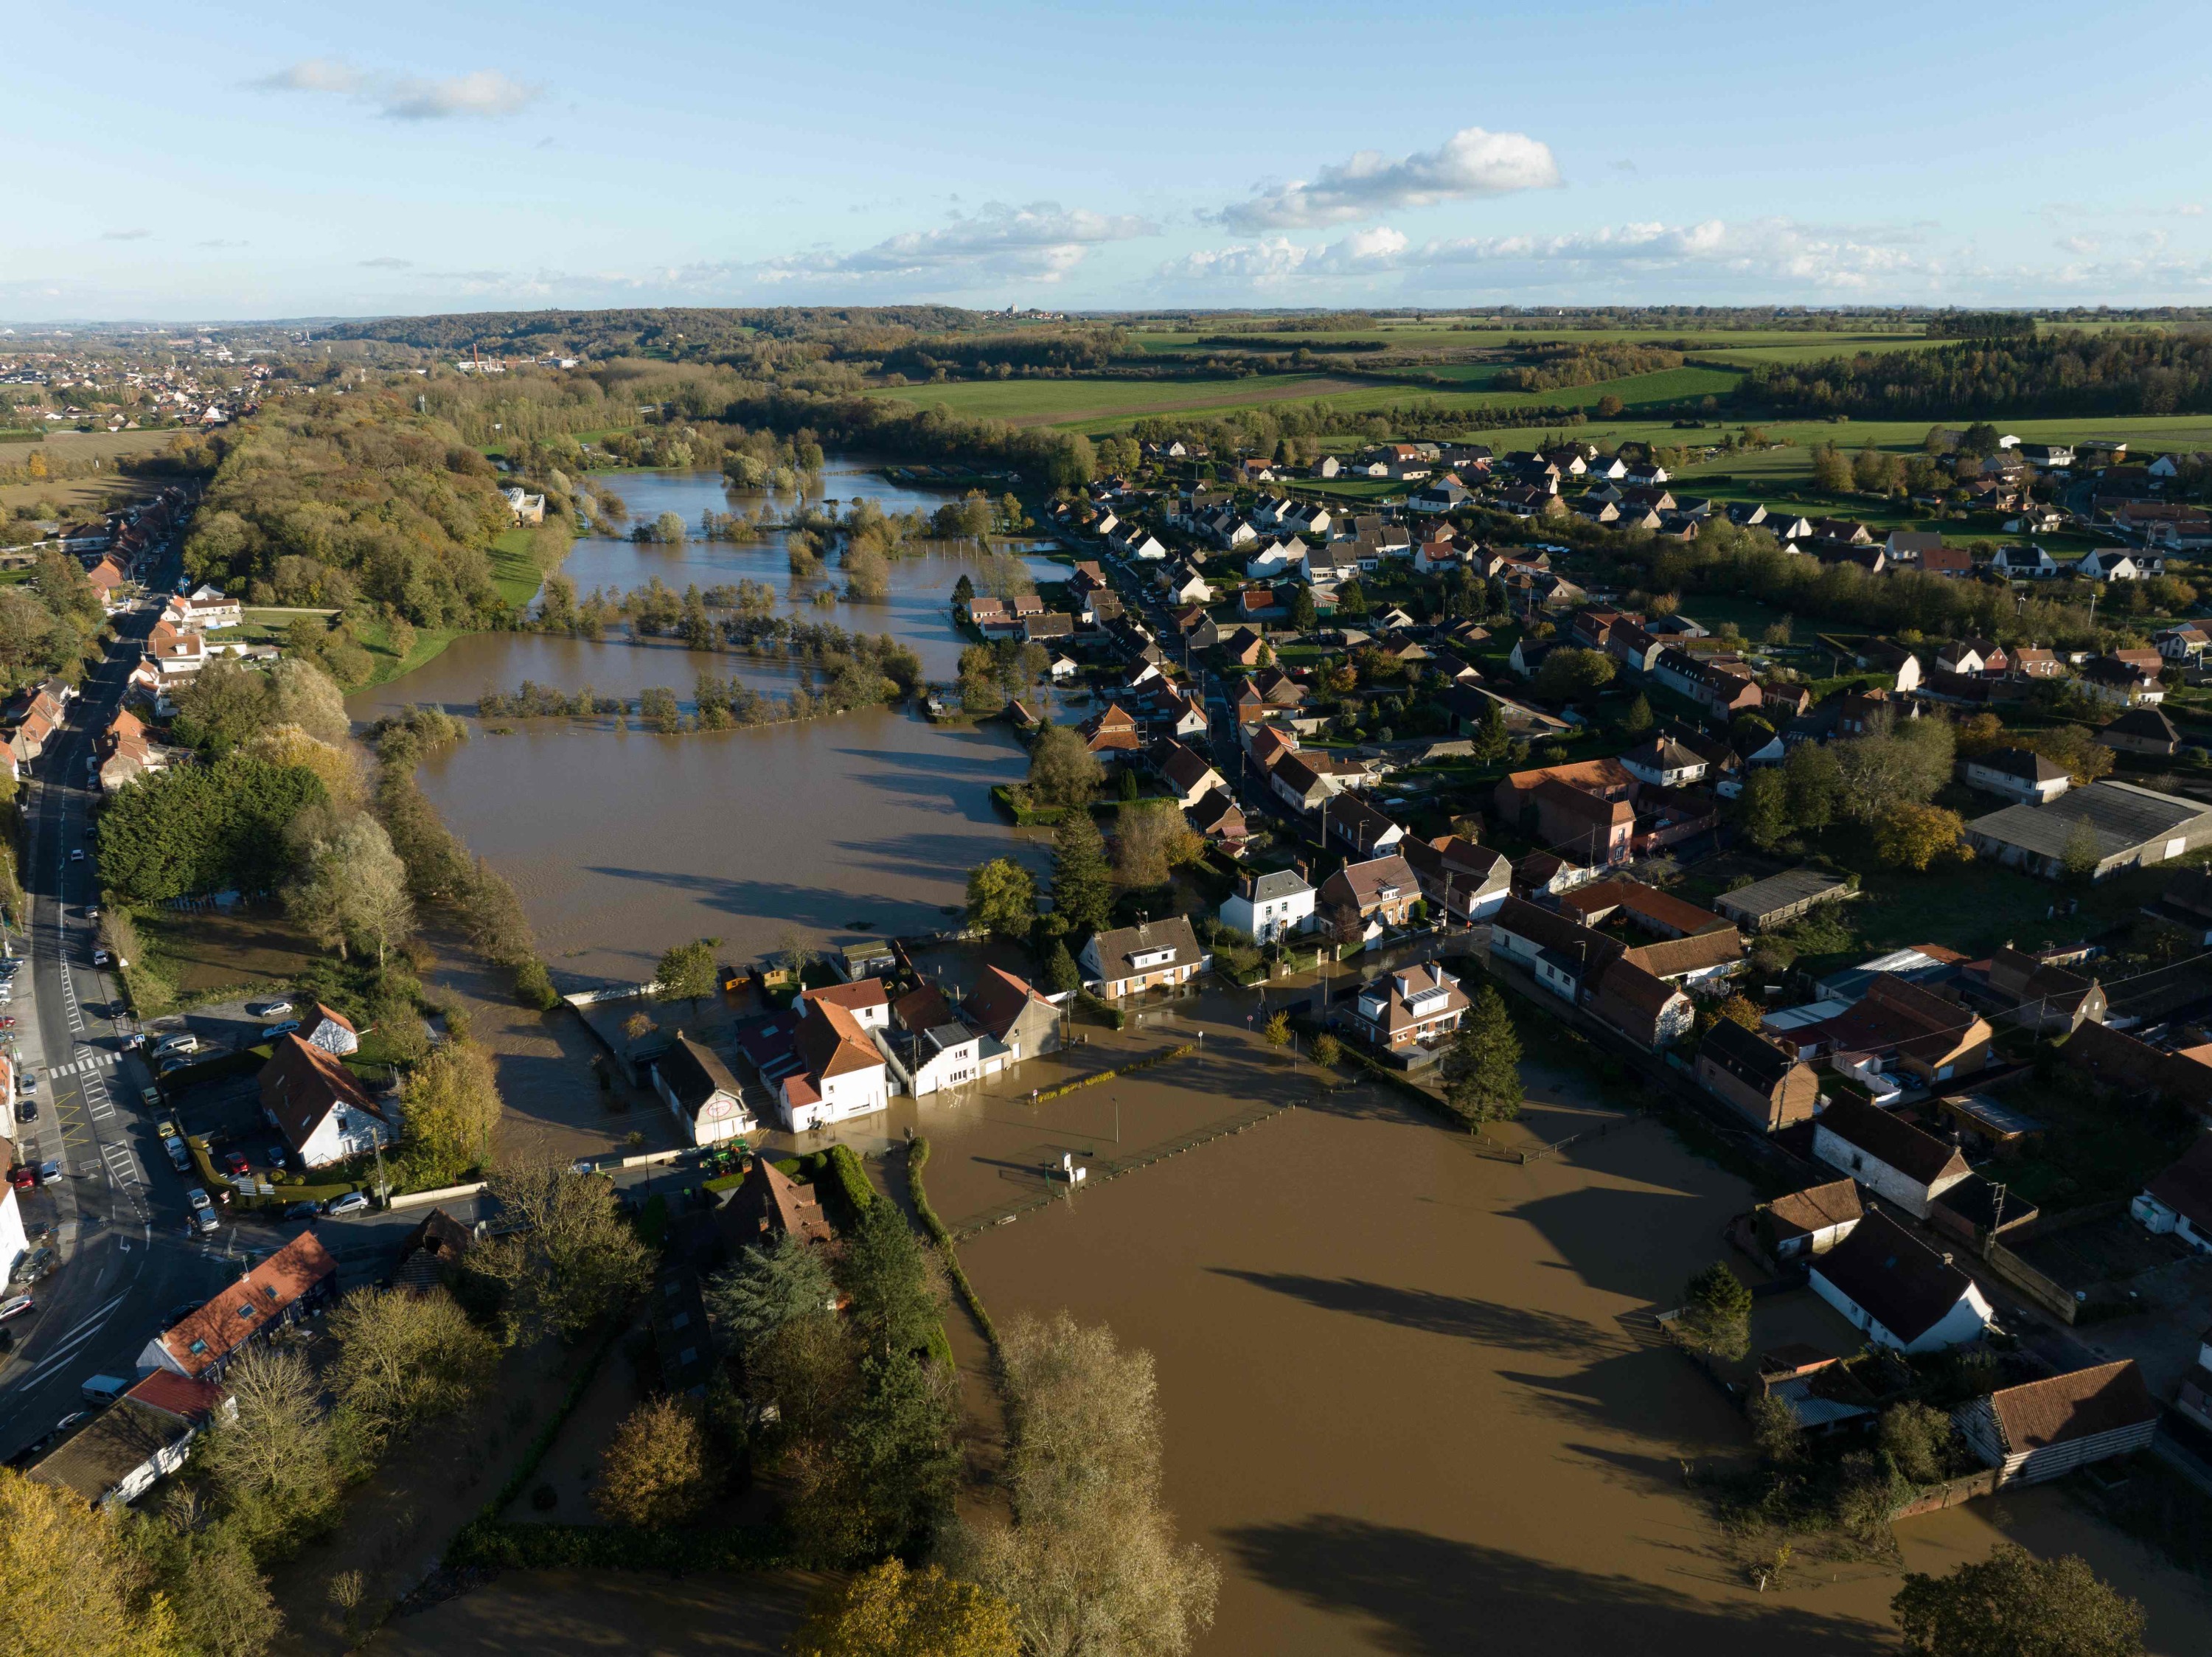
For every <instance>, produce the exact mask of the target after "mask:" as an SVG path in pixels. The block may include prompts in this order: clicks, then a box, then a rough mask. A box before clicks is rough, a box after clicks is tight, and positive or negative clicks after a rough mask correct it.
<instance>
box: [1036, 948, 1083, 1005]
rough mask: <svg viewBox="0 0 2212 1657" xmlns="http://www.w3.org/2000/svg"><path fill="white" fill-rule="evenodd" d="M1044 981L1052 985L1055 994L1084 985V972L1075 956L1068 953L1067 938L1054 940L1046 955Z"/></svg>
mask: <svg viewBox="0 0 2212 1657" xmlns="http://www.w3.org/2000/svg"><path fill="white" fill-rule="evenodd" d="M1044 981H1045V982H1046V983H1047V984H1050V985H1051V986H1052V993H1053V994H1054V995H1055V996H1060V995H1065V994H1066V993H1067V991H1069V990H1076V989H1080V988H1081V987H1082V984H1083V974H1082V973H1081V972H1079V971H1078V970H1077V968H1076V965H1075V957H1074V956H1073V955H1071V954H1069V953H1067V940H1066V939H1065V938H1054V940H1053V941H1052V951H1051V953H1049V954H1048V955H1047V956H1046V957H1045V962H1044Z"/></svg>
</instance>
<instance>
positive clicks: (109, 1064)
mask: <svg viewBox="0 0 2212 1657" xmlns="http://www.w3.org/2000/svg"><path fill="white" fill-rule="evenodd" d="M122 1062H123V1058H122V1056H121V1055H120V1054H118V1053H94V1054H92V1055H91V1056H90V1057H86V1058H80V1059H72V1060H71V1061H70V1063H67V1064H57V1065H55V1066H54V1068H53V1069H51V1070H49V1071H47V1072H46V1074H47V1075H50V1076H81V1075H86V1074H87V1073H88V1072H90V1071H93V1070H112V1069H114V1068H115V1067H116V1066H117V1065H118V1064H120V1063H122Z"/></svg>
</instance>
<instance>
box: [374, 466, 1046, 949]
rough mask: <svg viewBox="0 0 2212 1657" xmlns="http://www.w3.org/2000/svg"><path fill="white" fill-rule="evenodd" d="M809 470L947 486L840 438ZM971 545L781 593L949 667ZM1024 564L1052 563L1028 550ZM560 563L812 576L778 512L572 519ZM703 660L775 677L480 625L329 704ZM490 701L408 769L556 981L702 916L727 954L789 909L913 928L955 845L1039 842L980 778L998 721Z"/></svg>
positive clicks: (680, 677) (738, 662)
mask: <svg viewBox="0 0 2212 1657" xmlns="http://www.w3.org/2000/svg"><path fill="white" fill-rule="evenodd" d="M608 481H609V482H610V483H611V486H612V487H614V488H615V489H616V490H617V491H618V492H619V493H621V494H622V495H623V497H624V498H625V500H626V501H627V502H628V503H629V509H630V518H631V521H634V522H650V521H653V519H654V518H655V517H657V516H658V515H659V514H660V513H662V512H674V513H676V514H678V515H679V516H680V517H682V518H683V519H684V521H685V522H686V523H687V524H689V525H692V526H696V524H697V522H698V521H699V515H700V514H701V512H702V511H708V510H711V511H715V512H726V511H728V510H730V509H732V507H739V508H745V509H750V508H752V507H755V506H757V505H759V504H761V503H763V500H764V499H765V497H763V496H758V495H750V496H740V495H732V494H731V493H730V492H729V491H727V490H725V489H724V487H723V483H722V479H721V478H720V476H719V475H718V474H714V473H709V472H642V473H630V472H625V473H621V474H617V475H614V476H612V477H611V478H609V480H608ZM823 490H824V492H825V494H826V496H828V497H829V498H831V499H836V500H841V501H844V502H848V503H849V502H850V501H851V500H853V499H854V498H856V497H859V496H868V497H871V498H873V499H875V500H877V501H878V503H881V504H882V505H883V506H884V509H885V510H887V511H892V512H902V511H908V510H917V509H919V510H928V509H933V508H934V507H935V506H937V505H938V504H939V503H941V502H943V501H945V500H946V499H949V498H951V492H950V491H945V490H939V491H936V492H929V491H925V490H915V489H909V488H903V487H901V486H898V485H895V484H890V483H887V482H886V481H884V479H883V478H880V477H878V476H875V475H874V474H873V473H872V472H867V471H866V470H865V468H864V467H862V466H860V464H859V463H857V462H851V461H844V462H839V463H837V464H836V465H834V466H831V467H830V468H829V472H826V473H825V474H824V480H823ZM776 504H778V506H779V509H786V508H787V507H788V505H789V502H788V501H784V502H781V503H776ZM975 567H976V565H975V559H974V558H973V557H963V556H957V555H955V554H951V553H948V552H945V551H938V552H934V553H930V554H927V555H923V556H920V557H913V558H908V559H903V560H900V561H897V562H896V563H894V564H893V565H892V566H891V593H890V598H889V599H888V600H885V601H884V602H882V603H878V604H851V603H846V602H842V601H841V602H839V603H838V604H836V605H835V606H827V607H823V608H816V607H814V606H811V605H803V606H801V607H800V609H799V612H798V613H800V614H802V615H804V616H805V618H808V619H810V620H823V621H829V622H834V623H835V624H836V625H838V626H841V627H844V628H847V629H850V630H854V631H868V632H871V633H878V632H890V633H891V634H893V635H894V636H895V637H898V638H900V639H901V640H902V641H903V642H905V643H908V644H910V645H912V646H913V647H914V648H915V649H916V650H917V651H918V652H919V653H920V654H921V659H922V663H923V669H924V671H925V673H928V674H930V675H931V676H933V677H939V678H943V677H949V676H950V675H951V673H953V671H954V668H955V664H956V662H957V658H958V655H959V652H960V649H961V648H962V645H963V643H964V641H963V639H962V638H961V637H960V635H959V633H958V631H957V630H956V629H955V628H954V626H953V624H952V621H951V611H950V598H951V591H952V588H953V585H954V583H955V582H957V580H958V578H959V576H960V574H961V572H962V570H963V569H974V568H975ZM563 568H564V573H566V574H567V575H568V576H569V577H570V578H571V579H573V580H574V582H576V584H577V587H578V588H579V590H580V591H581V592H589V591H590V590H591V589H592V588H595V587H605V588H610V589H614V590H620V589H626V588H632V587H637V586H642V585H643V584H645V582H647V581H648V580H649V579H650V578H651V577H653V576H656V575H657V576H659V577H660V579H661V580H662V581H663V582H666V583H667V584H668V585H669V586H671V587H672V588H676V589H677V590H678V591H679V592H680V591H681V590H682V589H683V588H684V587H686V586H688V585H691V584H694V583H696V584H697V585H700V586H702V587H704V586H708V585H711V584H714V583H716V582H737V581H739V580H741V579H751V580H756V581H766V582H770V583H771V584H772V585H774V586H775V588H777V590H778V591H779V592H785V591H787V590H794V591H796V592H797V593H798V594H799V596H800V597H802V598H803V597H804V596H805V594H807V593H809V592H811V591H812V590H813V586H814V584H806V583H800V584H796V585H795V584H794V583H793V582H792V580H791V578H790V576H789V575H788V572H787V567H786V552H785V549H784V546H783V541H782V537H781V535H780V534H778V535H771V536H769V538H767V539H765V540H763V541H762V542H760V543H758V544H756V545H732V544H729V543H723V542H704V541H696V540H693V541H686V542H684V543H683V544H682V545H673V546H668V545H646V544H640V543H635V542H632V541H629V540H626V539H612V538H605V537H595V538H591V539H585V540H581V541H579V542H578V543H577V544H576V546H575V548H574V551H572V552H571V553H570V555H569V558H568V563H567V564H566V565H564V567H563ZM1036 568H1037V569H1039V570H1041V571H1043V572H1045V573H1048V574H1049V573H1051V570H1050V566H1048V565H1046V564H1043V563H1042V561H1041V560H1039V561H1036ZM832 573H833V576H834V573H835V571H834V566H833V568H832ZM829 585H832V586H838V585H842V583H838V582H835V581H834V580H833V581H832V582H830V583H829ZM700 673H713V674H715V675H717V676H720V677H730V676H736V677H739V678H743V679H745V680H746V681H747V682H749V683H750V684H753V685H756V686H757V687H758V688H760V689H763V690H766V691H787V690H788V689H789V688H790V687H791V685H793V682H794V679H795V678H796V674H795V673H794V671H793V670H792V669H789V668H786V667H777V666H772V665H768V664H760V663H754V662H750V661H748V660H747V659H746V658H745V657H744V656H742V655H737V654H734V653H725V652H701V651H692V650H687V649H684V648H683V647H682V646H681V645H679V644H678V643H675V642H673V641H672V640H666V639H638V640H633V639H629V638H627V637H622V636H619V635H617V636H612V637H609V638H607V639H605V640H604V641H602V642H599V643H591V642H588V641H586V640H582V639H574V638H562V637H543V636H540V635H537V634H532V633H478V634H471V635H467V636H465V637H461V638H459V639H457V640H455V641H454V642H453V644H452V645H451V646H450V647H449V648H448V649H446V650H445V651H444V652H443V653H442V654H441V655H439V656H437V657H436V658H435V659H434V660H433V661H430V662H429V663H428V664H427V665H426V666H424V667H421V668H419V669H417V670H416V672H414V673H410V674H408V675H407V676H405V677H404V678H403V679H395V680H393V681H392V683H390V684H388V685H381V686H379V687H377V688H376V689H374V690H371V691H364V692H362V694H361V695H359V696H357V697H356V698H353V700H352V701H351V703H350V704H349V708H350V710H351V711H352V713H353V714H354V716H355V717H356V718H357V719H362V720H369V719H374V718H376V717H378V716H380V715H382V714H385V713H388V712H390V711H392V710H395V709H398V708H400V707H403V706H405V705H406V704H412V703H431V704H438V705H441V706H443V707H446V708H448V709H450V710H455V711H467V710H473V708H474V705H475V704H476V701H477V698H478V697H479V696H480V695H481V694H482V693H483V691H486V690H487V689H495V690H513V688H515V687H516V686H517V685H520V683H521V682H522V681H523V680H524V679H534V680H536V681H537V682H538V683H539V684H543V685H553V686H557V687H558V688H560V689H562V690H564V691H579V690H581V689H582V688H584V687H585V686H586V685H589V686H591V687H592V688H593V689H594V690H596V691H599V692H601V693H602V694H605V695H611V696H621V697H625V698H634V697H635V696H636V695H637V694H638V692H639V691H642V690H645V689H647V688H648V687H651V686H654V685H665V686H667V687H669V688H671V689H672V690H673V691H676V693H677V695H678V698H681V699H682V700H684V702H686V703H688V702H689V701H690V695H691V687H692V684H693V681H694V680H695V679H696V677H697V675H699V674H700ZM502 723H505V724H507V726H508V727H509V730H508V734H497V735H495V734H490V733H489V732H487V731H486V730H485V729H484V728H483V727H482V726H476V727H474V728H473V734H474V737H475V740H471V741H470V742H468V743H465V744H463V745H461V746H457V747H453V748H451V749H448V750H447V751H445V752H441V753H439V754H436V755H435V756H433V757H432V758H430V759H429V760H428V762H427V763H426V764H425V765H424V766H423V768H422V787H423V789H424V791H425V792H426V793H427V794H428V795H429V797H430V799H431V800H432V801H433V802H434V803H435V805H436V806H437V807H438V808H439V810H440V811H441V812H442V813H444V815H445V818H446V820H447V822H448V823H449V824H450V825H452V826H453V829H454V831H455V832H457V833H459V835H461V837H462V838H464V839H465V840H466V841H467V842H468V844H469V845H470V846H471V849H472V850H476V851H477V852H478V853H480V854H481V855H483V856H486V857H489V859H490V860H491V861H492V862H493V863H495V865H496V866H497V867H498V868H500V869H501V871H502V872H503V873H504V874H507V876H508V878H509V879H511V880H513V882H514V883H515V886H516V887H517V888H518V889H519V890H520V892H521V894H522V898H523V902H524V904H525V905H526V908H527V909H528V911H529V913H530V917H531V920H532V923H533V924H534V925H535V926H536V927H537V929H538V937H539V941H540V945H541V947H542V950H543V953H544V955H545V956H546V958H547V959H548V961H549V963H550V966H552V968H553V970H554V972H555V975H556V978H558V979H559V980H560V981H561V982H562V986H563V987H564V988H569V987H574V986H575V985H578V984H584V983H593V982H599V981H605V980H610V979H614V980H629V981H635V980H636V979H638V978H644V977H649V976H650V974H651V969H652V966H653V962H654V961H655V960H656V959H658V958H659V954H660V953H661V952H662V951H663V950H665V949H666V948H667V947H669V946H670V945H671V944H673V943H678V942H681V941H684V940H686V939H690V938H694V937H719V938H720V939H722V940H723V941H724V946H725V951H726V959H735V960H740V961H742V960H749V959H752V958H753V957H755V956H757V955H759V954H761V953H765V952H767V951H768V950H770V949H772V948H774V947H776V945H777V944H778V942H779V941H780V940H781V937H782V935H784V933H785V932H786V931H787V930H792V929H796V930H797V931H798V932H799V933H800V934H802V935H805V936H806V937H808V938H809V939H811V940H812V941H815V942H817V943H834V942H839V941H852V940H854V939H857V938H860V937H862V936H866V935H868V934H869V933H871V932H872V933H873V934H874V935H878V936H882V935H888V934H890V933H895V932H896V933H928V932H934V931H937V930H939V929H941V928H943V927H944V926H945V925H946V924H948V923H949V920H950V917H949V914H948V912H947V911H948V910H951V909H957V907H958V905H961V904H962V902H963V900H964V899H965V896H966V878H967V871H968V870H969V868H971V867H973V866H974V865H975V864H977V863H980V862H985V861H987V860H988V859H990V858H992V857H995V856H1001V855H1003V854H1006V853H1007V852H1009V851H1012V852H1013V853H1014V854H1015V855H1018V856H1023V857H1024V858H1025V859H1029V860H1032V861H1037V860H1041V859H1042V845H1041V844H1040V837H1036V836H1026V837H1025V836H1021V835H1018V834H1016V833H1015V832H1014V831H1013V830H1012V828H1011V827H1009V826H1008V825H1006V823H1005V822H1004V821H1003V819H1000V817H999V816H998V815H997V814H996V813H995V812H994V809H993V807H992V806H991V802H990V789H991V788H992V786H993V785H994V784H995V783H1006V782H1014V781H1018V780H1019V779H1020V777H1021V776H1022V774H1023V772H1024V770H1025V769H1026V759H1025V758H1024V754H1023V752H1022V750H1021V748H1020V747H1019V746H1018V744H1017V743H1016V742H1015V741H1014V740H1013V739H1012V736H1011V735H1010V734H1007V733H1006V731H1005V730H1004V729H1003V728H1000V727H997V726H990V727H984V728H977V729H968V728H945V727H935V726H931V725H929V724H927V723H926V722H923V721H921V719H919V718H917V717H915V716H910V715H908V714H906V713H902V712H885V711H873V712H866V713H857V714H849V715H845V716H841V717H837V718H833V719H824V720H817V721H814V722H809V723H806V724H802V725H792V726H775V727H768V728H759V729H754V730H744V731H729V732H722V733H717V734H693V735H690V736H683V737H663V736H655V735H652V734H647V733H645V732H642V731H639V730H634V729H627V728H623V723H624V722H622V721H620V720H599V721H571V720H565V719H558V720H536V721H531V720H521V721H511V722H502ZM856 923H857V924H856Z"/></svg>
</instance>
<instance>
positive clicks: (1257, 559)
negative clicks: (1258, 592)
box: [1244, 540, 1306, 581]
mask: <svg viewBox="0 0 2212 1657" xmlns="http://www.w3.org/2000/svg"><path fill="white" fill-rule="evenodd" d="M1305 563H1306V549H1305V543H1304V542H1303V541H1298V540H1287V541H1269V542H1267V543H1265V544H1255V545H1254V546H1253V547H1252V548H1251V549H1250V550H1249V551H1248V552H1246V554H1245V555H1244V578H1245V579H1246V580H1247V581H1273V580H1274V579H1275V578H1276V577H1277V576H1285V575H1291V574H1295V573H1300V572H1303V571H1304V569H1305Z"/></svg>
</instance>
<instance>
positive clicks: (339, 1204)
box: [323, 1191, 368, 1215]
mask: <svg viewBox="0 0 2212 1657" xmlns="http://www.w3.org/2000/svg"><path fill="white" fill-rule="evenodd" d="M367 1209H368V1196H367V1194H366V1193H364V1192H362V1191H348V1192H347V1193H346V1194H345V1195H344V1196H343V1197H332V1198H331V1200H330V1203H329V1205H328V1206H326V1207H325V1209H323V1212H324V1213H325V1214H328V1215H343V1214H361V1213H364V1212H366V1211H367Z"/></svg>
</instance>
